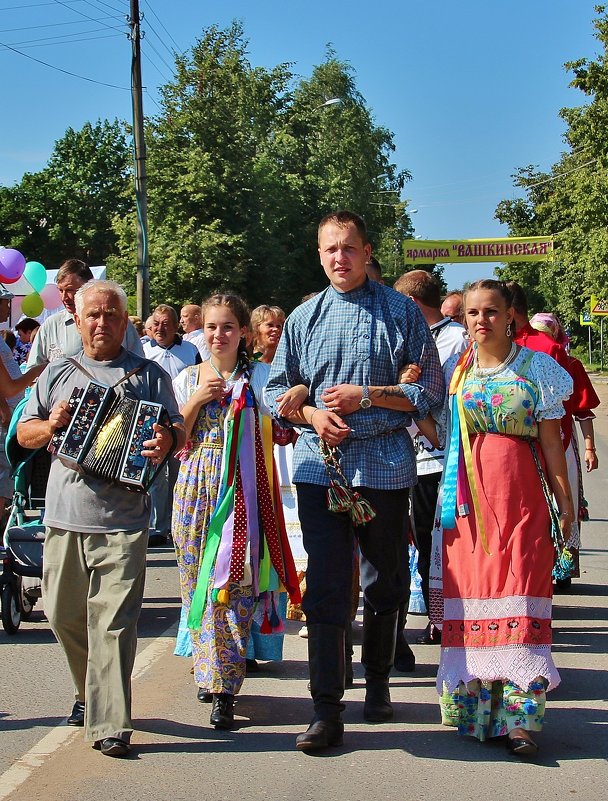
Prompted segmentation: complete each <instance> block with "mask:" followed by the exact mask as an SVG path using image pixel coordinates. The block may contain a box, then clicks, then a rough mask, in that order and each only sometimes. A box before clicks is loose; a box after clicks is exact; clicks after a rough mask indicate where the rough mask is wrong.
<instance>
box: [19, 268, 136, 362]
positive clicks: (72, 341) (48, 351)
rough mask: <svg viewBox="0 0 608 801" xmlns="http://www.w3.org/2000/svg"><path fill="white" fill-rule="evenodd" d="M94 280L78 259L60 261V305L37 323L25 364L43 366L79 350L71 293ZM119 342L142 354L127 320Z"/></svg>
mask: <svg viewBox="0 0 608 801" xmlns="http://www.w3.org/2000/svg"><path fill="white" fill-rule="evenodd" d="M94 280H95V277H94V276H93V273H92V272H91V268H90V267H89V265H88V264H85V263H84V262H83V261H80V259H68V260H67V261H64V262H63V264H62V265H61V267H60V268H59V270H58V271H57V276H56V278H55V282H56V284H57V288H58V289H59V292H60V294H61V301H62V303H63V305H64V308H63V310H62V311H60V312H56V313H55V314H52V315H51V316H50V317H47V319H46V320H45V321H44V322H43V323H42V325H41V326H40V330H39V331H38V333H37V334H36V338H35V339H34V342H33V344H32V347H31V349H30V352H29V355H28V357H27V366H28V367H34V366H35V365H45V364H48V363H49V362H53V361H55V360H56V359H63V358H65V357H66V356H75V355H76V354H77V353H80V351H81V350H82V339H81V337H80V334H79V333H78V328H77V326H76V322H75V320H74V312H75V310H76V307H75V305H74V296H75V294H76V292H77V291H78V290H79V289H80V287H81V286H83V284H86V283H87V281H94ZM123 345H124V347H125V349H126V350H130V351H132V352H133V353H137V355H138V356H143V355H144V352H143V348H142V346H141V342H140V340H139V336H138V334H137V331H136V330H135V328H134V326H133V324H132V323H131V322H129V324H128V326H127V330H126V331H125V340H124V342H123Z"/></svg>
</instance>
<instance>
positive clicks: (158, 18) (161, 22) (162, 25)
mask: <svg viewBox="0 0 608 801" xmlns="http://www.w3.org/2000/svg"><path fill="white" fill-rule="evenodd" d="M146 5H147V6H148V8H149V9H150V11H151V12H152V13H153V14H154V16H155V17H156V19H157V20H158V23H159V25H160V26H161V28H162V29H163V30H164V32H165V33H166V34H167V36H168V37H169V39H171V41H172V42H173V44H174V45H175V49H176V50H177V52H179V51H180V50H181V47H180V46H179V45H178V43H177V42H176V41H175V39H174V38H173V36H171V34H170V33H169V31H168V30H167V28H166V27H165V25H164V24H163V21H162V20H161V18H160V17H159V16H158V14H157V13H156V11H155V10H154V9H153V8H152V6H151V5H150V2H149V0H146Z"/></svg>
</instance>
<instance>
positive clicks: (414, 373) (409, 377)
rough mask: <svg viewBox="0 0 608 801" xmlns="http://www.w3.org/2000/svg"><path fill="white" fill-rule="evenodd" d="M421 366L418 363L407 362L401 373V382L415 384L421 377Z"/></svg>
mask: <svg viewBox="0 0 608 801" xmlns="http://www.w3.org/2000/svg"><path fill="white" fill-rule="evenodd" d="M421 372H422V370H421V368H420V367H418V365H417V364H406V365H405V366H404V367H402V368H401V373H400V374H399V383H400V384H415V383H416V381H418V379H419V378H420V373H421Z"/></svg>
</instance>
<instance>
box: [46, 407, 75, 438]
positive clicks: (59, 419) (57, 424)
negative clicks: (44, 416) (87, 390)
mask: <svg viewBox="0 0 608 801" xmlns="http://www.w3.org/2000/svg"><path fill="white" fill-rule="evenodd" d="M71 419H72V415H71V414H70V406H69V404H68V402H67V401H65V400H62V401H59V403H57V404H56V405H55V406H53V408H52V409H51V413H50V414H49V425H50V428H51V436H52V435H53V434H54V433H55V431H57V429H59V428H65V427H66V426H68V425H69V424H70V420H71Z"/></svg>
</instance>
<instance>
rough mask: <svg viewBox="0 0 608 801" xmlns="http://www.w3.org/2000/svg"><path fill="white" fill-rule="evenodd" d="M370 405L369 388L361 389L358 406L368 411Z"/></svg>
mask: <svg viewBox="0 0 608 801" xmlns="http://www.w3.org/2000/svg"><path fill="white" fill-rule="evenodd" d="M371 405H372V402H371V400H370V399H369V387H363V393H362V395H361V400H360V401H359V406H360V407H361V408H362V409H369V407H370V406H371Z"/></svg>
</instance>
